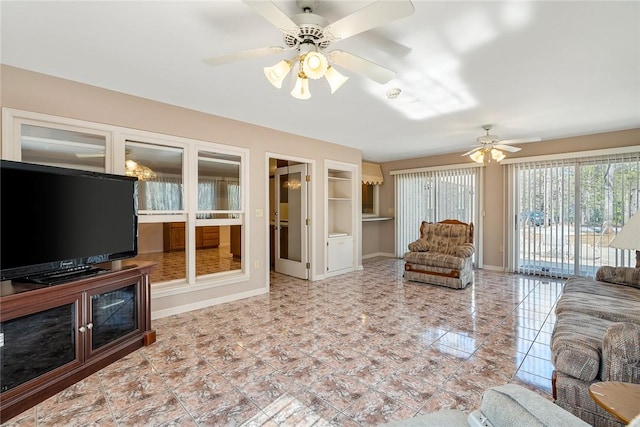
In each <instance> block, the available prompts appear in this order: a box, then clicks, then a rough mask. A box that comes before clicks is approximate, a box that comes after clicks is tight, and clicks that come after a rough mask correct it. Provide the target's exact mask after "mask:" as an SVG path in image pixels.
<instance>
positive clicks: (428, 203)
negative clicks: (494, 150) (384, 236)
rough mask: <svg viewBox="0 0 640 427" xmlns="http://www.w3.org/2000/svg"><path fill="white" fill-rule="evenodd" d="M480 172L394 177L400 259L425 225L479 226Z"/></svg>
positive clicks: (463, 169) (446, 171)
mask: <svg viewBox="0 0 640 427" xmlns="http://www.w3.org/2000/svg"><path fill="white" fill-rule="evenodd" d="M479 171H480V167H477V166H474V167H460V168H449V169H434V170H428V169H426V170H418V171H397V172H392V173H391V174H392V175H394V176H395V194H396V200H395V212H396V256H397V257H398V258H401V257H402V256H403V255H404V253H405V252H406V251H407V245H408V244H409V243H411V242H413V241H415V240H416V239H418V237H420V223H421V222H422V221H429V222H437V221H442V220H445V219H457V220H459V221H463V222H467V223H469V222H473V223H474V224H476V226H477V224H478V201H479V195H478V191H477V187H478V185H477V183H478V180H479V174H480V172H479ZM476 234H477V227H476Z"/></svg>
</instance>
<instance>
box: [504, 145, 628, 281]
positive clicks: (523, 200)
mask: <svg viewBox="0 0 640 427" xmlns="http://www.w3.org/2000/svg"><path fill="white" fill-rule="evenodd" d="M509 170H510V172H509V177H510V180H511V182H510V185H511V188H512V190H513V192H514V194H513V199H512V206H510V209H511V215H510V216H509V217H510V218H511V219H512V224H511V225H512V226H511V227H510V230H511V233H512V235H511V236H510V241H511V242H512V245H511V246H512V247H511V249H512V250H511V255H512V256H511V257H510V263H509V264H510V265H509V269H510V270H511V271H517V272H521V273H529V274H537V275H543V276H552V277H567V276H570V275H580V276H587V277H593V276H594V275H595V272H596V270H597V269H598V268H599V267H600V266H602V265H619V266H620V265H634V263H635V261H634V263H632V256H631V254H630V251H621V250H618V249H615V248H612V247H610V246H609V243H610V242H611V240H613V238H614V237H615V235H616V234H617V233H618V232H619V231H620V229H621V228H622V226H623V225H624V224H625V223H626V221H628V219H629V218H630V217H631V216H632V215H633V214H634V213H635V212H636V211H637V210H638V197H639V195H640V153H626V154H613V155H605V156H594V157H585V158H574V159H562V160H546V161H532V162H525V163H514V164H511V165H509Z"/></svg>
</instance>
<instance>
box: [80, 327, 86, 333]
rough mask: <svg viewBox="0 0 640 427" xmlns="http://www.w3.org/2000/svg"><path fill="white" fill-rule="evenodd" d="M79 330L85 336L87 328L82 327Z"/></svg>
mask: <svg viewBox="0 0 640 427" xmlns="http://www.w3.org/2000/svg"><path fill="white" fill-rule="evenodd" d="M78 330H79V331H80V332H82V333H83V334H84V333H85V332H86V331H87V328H85V327H84V326H80V327H79V328H78Z"/></svg>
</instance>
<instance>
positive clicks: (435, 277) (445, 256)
mask: <svg viewBox="0 0 640 427" xmlns="http://www.w3.org/2000/svg"><path fill="white" fill-rule="evenodd" d="M474 252H475V247H474V246H473V223H471V224H466V223H464V222H460V221H458V220H455V219H447V220H444V221H441V222H435V223H432V222H426V221H422V224H421V225H420V238H419V239H418V240H416V241H415V242H413V243H410V244H409V252H407V253H405V254H404V260H405V265H404V270H405V273H404V277H405V278H406V279H407V280H413V281H418V282H424V283H429V284H432V285H440V286H447V287H449V288H455V289H463V288H465V287H466V286H467V285H468V284H469V283H471V281H472V280H473V263H472V261H471V257H472V255H473V254H474Z"/></svg>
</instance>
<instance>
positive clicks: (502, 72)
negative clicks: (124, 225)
mask: <svg viewBox="0 0 640 427" xmlns="http://www.w3.org/2000/svg"><path fill="white" fill-rule="evenodd" d="M275 3H276V4H277V5H278V6H279V7H280V9H282V10H283V11H284V12H285V13H287V14H288V15H293V14H295V13H298V12H299V11H298V10H297V9H296V4H295V2H294V1H293V0H286V1H276V2H275ZM368 4H370V2H368V1H364V2H363V1H358V2H356V1H329V0H325V1H323V0H320V1H319V2H318V6H317V8H316V10H315V12H316V13H318V14H320V15H323V16H324V17H325V18H327V19H328V20H329V22H334V21H336V20H337V19H339V18H341V17H343V16H346V15H348V14H350V13H352V12H354V11H356V10H357V9H360V8H362V7H364V6H366V5H368ZM414 6H415V13H414V14H413V15H411V16H409V17H407V18H403V19H401V20H398V21H395V22H392V23H390V24H387V25H384V26H382V27H379V28H377V29H375V30H371V31H368V32H366V33H362V34H359V35H356V36H353V37H351V38H348V39H346V40H342V41H338V42H335V43H333V44H332V45H331V46H330V47H329V48H328V49H327V50H332V49H341V50H345V51H348V52H351V53H353V54H356V55H358V56H361V57H364V58H367V59H369V60H372V61H374V62H376V63H379V64H381V65H383V66H386V67H387V68H390V69H393V70H395V71H397V75H396V78H394V79H393V80H392V81H391V82H390V83H388V84H385V85H380V84H378V83H375V82H373V81H370V80H368V79H366V78H364V77H361V76H359V75H357V74H355V73H352V72H349V71H346V70H344V69H341V70H340V71H341V72H342V73H343V74H345V75H348V76H349V77H350V78H349V80H348V81H347V82H346V83H345V85H344V86H343V87H342V88H341V89H340V90H338V91H337V92H336V93H335V94H334V95H331V94H330V92H329V87H328V85H327V84H326V82H324V81H321V80H318V81H312V82H311V86H310V90H311V93H312V98H311V99H309V100H306V101H301V100H297V99H294V98H292V97H291V96H290V95H289V93H288V91H289V90H288V89H287V88H288V87H290V86H289V79H287V80H286V81H285V84H284V85H283V89H281V90H278V89H276V88H274V87H273V86H271V85H270V84H269V83H268V82H267V81H266V79H265V77H264V74H263V70H262V69H263V67H265V66H270V65H273V64H275V63H276V62H278V61H279V60H281V59H286V58H288V57H289V56H290V54H286V53H282V54H278V55H273V56H270V57H265V58H258V59H252V60H246V61H244V62H237V63H233V64H229V65H222V66H217V67H212V66H207V65H205V64H204V63H203V62H202V60H203V59H205V58H210V57H215V56H219V55H224V54H228V53H233V52H236V51H240V50H247V49H254V48H259V47H266V46H284V43H283V42H282V36H281V33H280V31H278V30H277V29H276V28H275V27H274V26H272V25H271V24H270V23H269V22H267V21H266V20H265V19H264V18H263V17H261V16H260V15H258V14H257V13H256V12H254V11H253V10H251V9H250V8H249V7H248V6H247V5H246V4H244V3H243V2H242V1H239V0H234V1H232V0H229V1H195V2H189V1H173V2H158V1H137V2H132V1H130V2H126V1H125V2H116V1H102V2H99V1H69V2H56V1H47V2H30V1H6V0H3V1H2V2H1V3H0V7H1V10H0V13H1V19H2V21H1V24H2V27H1V36H2V45H1V48H2V50H1V60H2V63H4V64H8V65H12V66H15V67H19V68H25V69H28V70H34V71H38V72H42V73H45V74H50V75H54V76H58V77H62V78H66V79H70V80H75V81H79V82H83V83H88V84H91V85H96V86H100V87H104V88H108V89H112V90H115V91H119V92H125V93H129V94H132V95H137V96H141V97H144V98H149V99H154V100H157V101H161V102H166V103H169V104H174V105H179V106H182V107H187V108H191V109H194V110H199V111H204V112H208V113H211V114H216V115H219V116H223V117H229V118H232V119H237V120H242V121H245V122H249V123H254V124H258V125H262V126H266V127H269V128H274V129H278V130H282V131H285V132H290V133H293V134H298V135H304V136H308V137H312V138H317V139H321V140H325V141H330V142H334V143H337V144H342V145H347V146H351V147H354V148H358V149H361V150H362V151H363V157H364V158H365V159H369V160H372V161H387V160H396V159H403V158H411V157H418V156H426V155H433V154H442V153H451V152H460V153H462V152H464V151H467V150H468V149H469V147H470V146H471V145H472V144H473V143H475V138H476V137H477V136H480V135H482V134H484V131H483V130H482V129H481V126H482V125H483V124H485V123H493V124H494V125H495V127H494V129H493V131H492V132H491V133H492V134H497V135H499V136H500V137H501V138H504V139H512V138H527V137H542V138H543V139H552V138H560V137H566V136H574V135H582V134H590V133H598V132H606V131H612V130H619V129H629V128H636V127H640V2H638V1H616V2H613V1H565V2H553V1H510V2H506V1H490V2H489V1H486V2H485V1H470V2H459V1H419V0H418V1H414ZM336 68H338V67H336ZM390 88H400V89H402V93H401V95H400V97H398V98H397V99H394V100H389V99H387V98H386V96H385V92H386V91H387V90H388V89H390ZM61 102H64V101H63V100H61ZM523 148H526V145H525V146H523Z"/></svg>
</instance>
